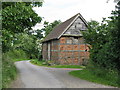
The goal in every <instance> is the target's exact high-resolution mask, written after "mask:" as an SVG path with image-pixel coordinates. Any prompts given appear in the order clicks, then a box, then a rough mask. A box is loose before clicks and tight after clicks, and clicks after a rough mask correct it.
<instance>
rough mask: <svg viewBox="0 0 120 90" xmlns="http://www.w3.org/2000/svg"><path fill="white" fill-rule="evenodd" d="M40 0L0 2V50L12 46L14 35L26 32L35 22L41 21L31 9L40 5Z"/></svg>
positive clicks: (4, 50)
mask: <svg viewBox="0 0 120 90" xmlns="http://www.w3.org/2000/svg"><path fill="white" fill-rule="evenodd" d="M41 5H42V2H40V3H35V2H28V3H27V2H3V3H2V7H3V10H2V36H3V37H2V44H3V45H2V48H3V49H2V50H3V52H7V51H8V50H10V49H11V47H12V40H13V39H14V35H15V34H18V33H23V32H28V31H29V30H31V29H32V28H31V27H33V26H34V25H35V24H36V23H38V22H41V20H42V19H41V17H39V16H38V15H37V14H36V13H35V12H34V11H33V9H32V7H35V6H41Z"/></svg>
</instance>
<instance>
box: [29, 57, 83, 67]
mask: <svg viewBox="0 0 120 90" xmlns="http://www.w3.org/2000/svg"><path fill="white" fill-rule="evenodd" d="M30 62H31V63H32V64H35V65H38V66H45V67H51V68H82V69H83V68H85V66H80V65H52V66H49V65H48V64H46V62H45V61H38V60H37V59H33V60H31V61H30Z"/></svg>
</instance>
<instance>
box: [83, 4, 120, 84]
mask: <svg viewBox="0 0 120 90" xmlns="http://www.w3.org/2000/svg"><path fill="white" fill-rule="evenodd" d="M117 7H119V8H120V2H119V3H118V6H117ZM112 15H113V16H111V17H109V20H106V19H105V18H104V19H103V22H102V23H101V24H99V23H98V22H96V21H91V22H90V23H89V25H90V26H89V27H88V31H87V32H84V33H83V35H84V38H85V40H86V42H87V43H89V44H90V45H91V46H92V48H91V49H90V60H91V62H90V64H91V66H92V65H93V66H92V67H94V68H91V67H89V68H88V69H90V70H91V71H92V70H93V69H94V70H95V73H94V74H96V75H97V76H99V75H102V76H103V77H104V76H105V74H104V72H102V71H103V70H105V71H107V72H108V73H111V71H114V72H116V71H117V74H118V81H117V80H116V82H117V84H118V85H120V47H119V46H120V28H119V27H120V16H119V15H120V10H117V11H114V12H112Z"/></svg>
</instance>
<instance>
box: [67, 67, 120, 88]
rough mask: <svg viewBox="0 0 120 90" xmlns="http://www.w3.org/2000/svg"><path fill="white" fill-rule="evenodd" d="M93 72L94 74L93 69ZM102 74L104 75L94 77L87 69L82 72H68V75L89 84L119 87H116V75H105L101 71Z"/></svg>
mask: <svg viewBox="0 0 120 90" xmlns="http://www.w3.org/2000/svg"><path fill="white" fill-rule="evenodd" d="M93 72H94V69H93ZM102 72H104V75H96V74H94V73H92V72H91V71H89V70H88V69H84V70H77V71H71V72H69V74H70V75H73V76H75V77H78V78H80V79H84V80H87V81H90V82H95V83H99V84H104V85H110V86H114V87H120V85H118V83H117V82H116V81H117V79H118V78H117V75H116V74H106V75H105V73H106V72H105V71H102ZM97 73H98V72H97Z"/></svg>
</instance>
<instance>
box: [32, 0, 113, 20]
mask: <svg viewBox="0 0 120 90" xmlns="http://www.w3.org/2000/svg"><path fill="white" fill-rule="evenodd" d="M44 1H45V3H43V6H42V7H40V8H34V10H35V11H36V12H37V13H38V15H39V16H42V17H44V19H45V20H46V21H49V22H53V21H54V20H62V21H65V20H66V19H68V18H70V17H72V16H73V15H75V14H77V13H81V14H82V16H83V17H84V18H85V19H86V20H87V21H89V20H91V19H93V20H97V21H101V20H102V17H108V16H110V13H111V11H112V10H114V9H115V3H114V2H113V1H112V0H110V1H109V3H106V1H107V0H44Z"/></svg>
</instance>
